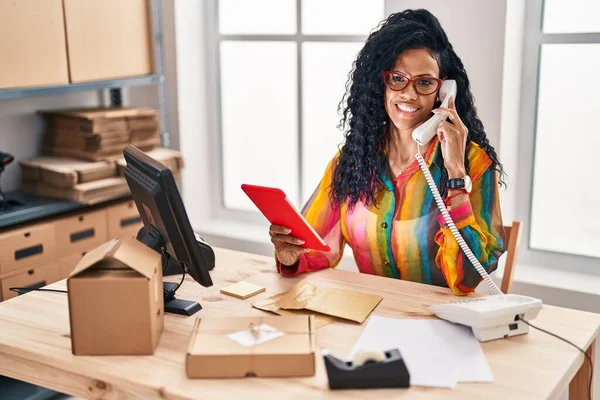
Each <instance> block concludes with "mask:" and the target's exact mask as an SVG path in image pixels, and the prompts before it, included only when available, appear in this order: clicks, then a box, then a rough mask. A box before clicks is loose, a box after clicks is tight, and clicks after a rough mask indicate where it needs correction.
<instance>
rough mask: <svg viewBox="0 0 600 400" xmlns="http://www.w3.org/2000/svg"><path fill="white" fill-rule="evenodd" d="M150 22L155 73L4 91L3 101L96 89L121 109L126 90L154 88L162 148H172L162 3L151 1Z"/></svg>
mask: <svg viewBox="0 0 600 400" xmlns="http://www.w3.org/2000/svg"><path fill="white" fill-rule="evenodd" d="M148 4H149V5H150V14H151V15H150V17H151V18H150V20H151V22H152V45H153V54H154V74H153V75H147V76H136V77H131V78H119V79H108V80H102V81H94V82H85V83H70V84H65V85H53V86H35V87H25V88H15V89H0V100H14V99H23V98H27V97H40V96H52V95H57V94H63V93H72V92H84V91H95V90H106V89H110V90H111V105H113V106H120V105H121V104H120V99H121V94H120V91H121V89H122V88H124V87H135V86H153V85H155V86H156V88H157V92H158V106H159V107H158V108H159V114H160V130H161V139H162V145H163V146H164V147H170V146H171V137H170V135H169V133H168V132H167V126H168V124H167V122H168V121H167V110H166V107H167V102H166V89H165V85H166V78H165V68H164V66H165V63H164V51H163V31H162V8H161V2H160V0H148Z"/></svg>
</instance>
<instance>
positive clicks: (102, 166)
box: [20, 156, 117, 188]
mask: <svg viewBox="0 0 600 400" xmlns="http://www.w3.org/2000/svg"><path fill="white" fill-rule="evenodd" d="M20 165H21V176H22V178H23V180H24V181H28V182H43V183H45V184H49V185H52V186H57V187H62V188H71V187H73V186H75V185H77V184H79V183H86V182H91V181H96V180H99V179H104V178H109V177H113V176H116V175H117V169H116V166H115V164H114V163H110V162H106V161H96V162H89V161H82V160H76V159H73V158H64V157H53V156H46V157H39V158H34V159H31V160H26V161H21V162H20Z"/></svg>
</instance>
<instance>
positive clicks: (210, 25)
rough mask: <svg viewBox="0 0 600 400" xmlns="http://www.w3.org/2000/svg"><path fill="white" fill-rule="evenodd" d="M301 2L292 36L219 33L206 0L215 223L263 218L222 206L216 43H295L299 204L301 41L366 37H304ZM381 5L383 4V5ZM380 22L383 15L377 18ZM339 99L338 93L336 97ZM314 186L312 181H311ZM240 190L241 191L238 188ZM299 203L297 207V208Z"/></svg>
mask: <svg viewBox="0 0 600 400" xmlns="http://www.w3.org/2000/svg"><path fill="white" fill-rule="evenodd" d="M302 1H303V0H296V26H297V32H296V33H295V34H235V35H232V34H221V33H220V32H219V25H218V24H219V22H218V21H219V10H218V4H219V1H218V0H210V1H207V2H206V3H207V9H206V37H207V43H208V46H207V56H206V57H207V60H209V62H208V63H207V76H208V77H210V78H209V80H208V82H207V91H208V94H209V97H213V96H214V98H215V99H216V101H215V104H209V107H210V109H209V110H208V126H209V131H210V132H211V134H210V136H211V144H210V146H211V147H210V148H211V150H212V151H211V152H210V153H211V157H213V159H212V161H211V164H212V165H214V166H215V167H216V168H215V170H216V171H218V173H217V174H215V176H214V177H213V178H214V182H213V187H216V188H218V194H219V195H218V196H213V197H212V198H211V204H210V208H211V210H213V211H212V214H213V215H212V216H211V217H212V218H214V219H217V220H221V221H222V220H225V221H231V222H238V223H240V222H241V223H247V224H253V225H260V226H264V224H265V223H264V217H263V216H262V215H261V214H260V213H259V212H254V211H243V210H236V209H230V208H227V207H226V206H225V196H224V188H225V186H224V185H225V181H224V177H223V173H224V160H223V142H222V132H223V131H222V123H221V87H220V79H221V77H220V54H219V48H220V43H221V42H223V41H257V42H267V41H268V42H272V41H278V42H292V43H295V44H296V52H297V53H296V55H297V60H296V62H297V70H298V76H297V87H298V94H297V96H298V102H297V116H298V122H297V123H298V125H297V126H298V142H297V146H298V159H297V160H296V162H297V163H298V185H299V188H298V197H299V200H300V201H301V202H302V201H303V199H304V196H305V194H306V193H303V190H302V181H303V180H302V175H303V165H302V140H303V121H302V117H303V115H302V113H303V110H302V84H303V80H302V57H303V55H302V44H303V43H305V42H336V43H348V42H364V41H365V40H366V39H367V36H366V35H307V34H303V33H301V32H300V30H301V27H302ZM384 5H385V2H384ZM381 18H382V19H383V16H382V17H381ZM340 100H341V94H340ZM341 138H342V132H340V140H341ZM315 185H316V182H315ZM240 190H241V189H240ZM302 205H303V204H301V205H300V207H301V206H302Z"/></svg>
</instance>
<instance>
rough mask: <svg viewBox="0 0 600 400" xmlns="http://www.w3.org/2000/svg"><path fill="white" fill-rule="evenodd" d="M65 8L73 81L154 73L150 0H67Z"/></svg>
mask: <svg viewBox="0 0 600 400" xmlns="http://www.w3.org/2000/svg"><path fill="white" fill-rule="evenodd" d="M64 10H65V26H66V33H67V47H68V52H69V76H70V79H71V82H87V81H95V80H101V79H110V78H123V77H130V76H139V75H150V74H152V70H153V68H152V66H153V62H152V51H151V47H150V46H151V27H150V19H149V13H148V11H149V10H148V1H147V0H127V1H122V0H86V1H81V0H64Z"/></svg>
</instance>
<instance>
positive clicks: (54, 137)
mask: <svg viewBox="0 0 600 400" xmlns="http://www.w3.org/2000/svg"><path fill="white" fill-rule="evenodd" d="M129 142H130V140H129V137H128V136H121V137H104V136H101V135H95V136H91V137H86V136H81V135H72V133H71V132H66V131H49V132H46V135H44V139H43V140H42V145H43V147H44V148H46V149H52V148H54V147H58V148H65V149H74V150H82V151H87V152H101V151H106V150H108V149H114V148H116V149H117V150H118V149H119V148H123V147H125V146H126V145H127V144H129ZM119 146H120V147H119Z"/></svg>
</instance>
